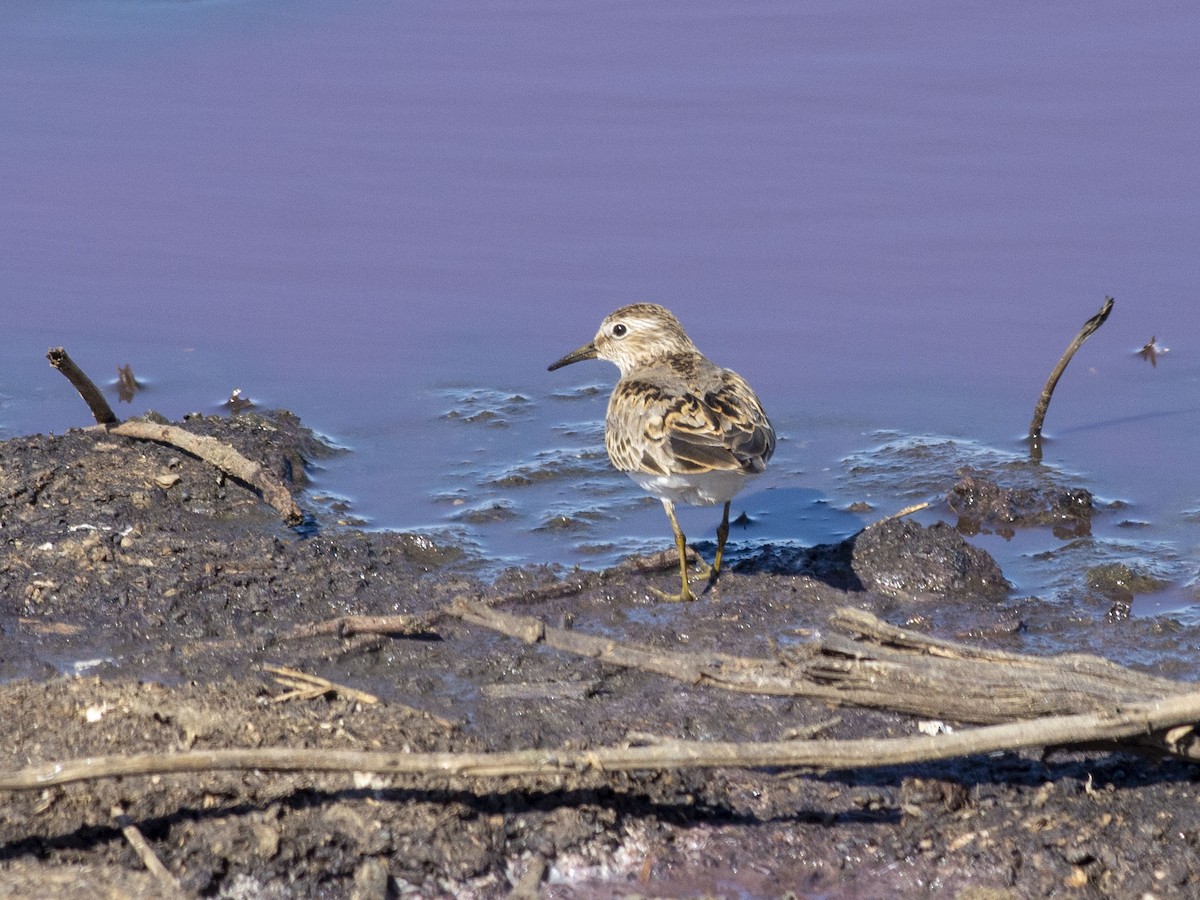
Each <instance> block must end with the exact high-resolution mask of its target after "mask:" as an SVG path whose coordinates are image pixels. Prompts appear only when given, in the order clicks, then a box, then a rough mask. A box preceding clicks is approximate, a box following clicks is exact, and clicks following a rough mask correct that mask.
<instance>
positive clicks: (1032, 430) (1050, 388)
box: [1029, 297, 1113, 462]
mask: <svg viewBox="0 0 1200 900" xmlns="http://www.w3.org/2000/svg"><path fill="white" fill-rule="evenodd" d="M1112 308H1113V298H1112V297H1105V298H1104V305H1103V306H1101V307H1100V312H1098V313H1096V314H1095V315H1094V316H1092V317H1091V318H1090V319H1088V320H1087V321H1086V322H1084V323H1083V328H1081V329H1080V330H1079V334H1077V335H1075V340H1073V341H1071V345H1070V346H1069V347H1067V350H1066V352H1065V353H1063V355H1062V358H1061V359H1059V361H1058V365H1056V366H1055V367H1054V371H1053V372H1051V373H1050V377H1049V378H1047V379H1046V386H1045V387H1043V388H1042V396H1041V397H1039V398H1038V402H1037V407H1036V408H1035V409H1034V411H1033V420H1032V421H1031V422H1030V423H1029V454H1030V456H1032V457H1033V459H1034V461H1035V462H1040V461H1041V458H1042V423H1043V422H1044V421H1045V419H1046V410H1048V409H1049V408H1050V398H1051V396H1053V394H1054V388H1055V387H1057V386H1058V379H1060V378H1061V377H1062V373H1063V372H1064V371H1066V368H1067V364H1068V363H1069V362H1070V361H1071V357H1073V356H1074V355H1075V352H1076V351H1077V350H1078V349H1079V348H1080V347H1082V346H1083V342H1084V341H1086V340H1087V339H1088V338H1089V337H1091V336H1092V333H1093V332H1094V331H1095V330H1096V329H1097V328H1099V327H1100V326H1101V325H1103V324H1104V321H1105V319H1107V318H1108V314H1109V313H1110V312H1112Z"/></svg>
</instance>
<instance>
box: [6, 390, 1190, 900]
mask: <svg viewBox="0 0 1200 900" xmlns="http://www.w3.org/2000/svg"><path fill="white" fill-rule="evenodd" d="M184 425H185V427H188V428H192V429H194V430H198V431H203V432H204V433H208V434H212V435H214V436H217V437H220V438H222V439H224V440H227V441H229V442H230V443H232V444H233V445H234V446H236V447H238V449H240V450H241V451H242V452H243V453H245V454H246V455H248V456H250V457H251V458H252V459H255V460H259V461H262V462H264V463H265V464H266V465H267V466H269V467H270V468H271V470H272V471H274V472H276V473H277V474H278V475H279V476H280V477H282V478H284V479H286V480H288V481H289V482H290V483H291V484H292V485H293V486H295V487H296V488H297V489H298V488H300V487H302V486H303V477H304V472H305V469H306V466H309V465H312V464H314V463H315V462H316V461H317V460H319V458H320V457H321V455H322V454H324V453H326V452H328V450H327V448H324V447H323V445H321V443H320V442H319V441H317V440H315V439H314V438H313V436H312V435H311V434H309V433H308V432H307V431H306V430H304V429H303V428H302V427H301V426H300V424H299V423H298V422H297V421H296V420H295V419H294V418H293V417H291V416H288V415H286V414H271V415H257V414H251V415H245V416H239V417H236V418H233V419H223V418H194V419H192V420H190V421H188V422H186V423H184ZM972 477H973V478H975V479H976V482H977V484H976V486H975V487H974V488H972V490H973V491H974V496H977V497H982V496H984V494H985V493H987V492H989V491H990V488H983V487H979V486H978V484H979V476H978V475H977V474H976V475H973V476H972ZM988 496H991V497H993V498H996V497H999V495H997V494H995V493H994V492H992V493H990V494H988ZM1010 499H1011V498H1010ZM1068 499H1069V498H1068ZM302 500H303V502H304V503H305V504H306V505H307V507H308V508H309V509H310V510H311V511H312V512H313V515H314V519H313V521H312V522H311V523H310V524H309V525H308V526H307V527H305V528H302V529H299V530H290V529H287V528H284V527H283V526H282V525H280V524H279V522H278V521H277V518H276V516H275V513H274V512H273V510H271V509H270V508H268V507H266V506H265V505H264V504H263V503H262V502H261V500H260V499H259V498H258V497H257V496H256V495H255V494H254V492H253V491H251V490H250V489H248V488H247V487H246V486H244V485H242V484H240V483H238V482H236V481H233V480H230V479H228V478H225V477H223V476H221V475H220V473H218V472H216V471H215V470H214V469H212V468H211V467H210V466H208V465H207V464H205V463H203V462H200V461H199V460H196V459H194V458H192V457H190V456H188V455H187V454H184V453H181V452H180V451H178V450H175V449H173V448H170V447H166V446H162V445H158V444H151V443H144V442H136V441H132V440H127V439H121V438H115V437H113V436H110V435H106V434H104V433H102V432H99V433H98V432H72V433H70V434H67V435H64V436H60V437H44V436H36V437H28V438H18V439H14V440H10V441H7V442H5V443H4V444H2V445H0V536H2V538H3V540H2V541H0V678H3V679H4V683H3V684H0V715H2V717H3V722H4V725H5V727H4V729H3V730H2V732H0V748H3V759H4V760H6V762H5V763H4V767H5V768H17V767H20V766H24V765H27V764H29V763H33V762H41V761H52V760H56V759H62V758H68V757H77V756H84V755H97V754H119V753H135V752H148V751H158V752H161V751H168V750H177V749H205V748H222V747H268V746H291V747H329V748H338V749H364V750H377V749H393V750H395V749H400V750H411V751H423V750H483V749H492V750H500V749H516V748H525V747H558V746H569V747H574V748H586V747H593V746H599V745H603V744H612V743H617V742H620V741H623V740H628V739H629V738H630V736H631V735H635V736H638V739H639V740H643V739H645V738H644V736H645V735H659V736H664V737H678V738H689V739H698V740H773V739H779V738H782V737H784V736H785V735H787V734H789V733H796V732H799V733H805V732H806V731H814V732H816V733H817V734H818V737H836V738H854V737H866V736H876V737H878V736H897V735H909V734H913V733H915V731H916V728H917V723H916V722H914V721H912V720H911V719H908V718H906V717H902V716H898V715H892V714H887V713H881V712H874V711H867V710H859V709H846V708H842V709H833V708H829V707H826V706H824V705H819V704H813V703H810V702H807V701H801V700H796V699H783V698H771V697H755V696H747V695H741V694H733V693H729V692H723V691H719V690H715V689H710V688H706V687H699V686H690V685H682V684H680V683H678V682H674V681H670V680H667V679H665V678H661V677H658V676H654V675H650V674H646V673H642V672H636V671H630V670H626V669H622V668H617V667H614V666H611V665H607V664H601V663H598V662H595V661H591V660H586V659H581V658H576V657H568V656H566V655H563V654H559V653H556V652H554V651H552V650H550V649H548V648H546V647H543V646H530V645H526V644H523V643H518V642H516V641H513V640H510V639H507V638H503V637H500V636H498V635H496V634H493V633H490V632H485V631H482V630H479V629H475V628H472V627H470V626H468V625H465V624H463V623H461V622H455V621H453V620H448V619H443V620H439V621H438V622H437V624H436V625H435V627H434V628H433V629H431V632H430V633H429V634H427V635H421V636H418V637H416V638H382V637H378V636H358V637H349V638H339V637H334V636H324V637H313V638H306V639H303V640H292V639H287V635H288V631H289V629H290V628H291V627H292V626H294V625H297V624H302V623H306V622H314V621H323V620H327V619H331V618H333V617H336V616H341V615H346V614H367V615H380V614H392V613H397V612H402V613H421V612H432V611H435V610H437V609H440V608H442V607H444V606H446V605H447V604H448V603H449V602H450V601H451V600H453V599H454V598H455V597H458V596H467V597H471V598H495V597H497V596H501V595H503V596H504V597H505V598H506V600H505V602H506V604H508V607H506V608H514V607H515V610H514V611H520V612H522V613H526V614H532V615H537V616H539V617H541V618H543V619H544V620H546V621H548V622H550V623H553V624H555V625H569V626H571V627H574V628H578V629H580V630H583V631H587V632H588V633H593V634H602V635H608V636H611V637H615V638H627V639H630V640H634V641H638V642H641V643H645V644H649V645H654V646H660V647H662V648H665V649H671V650H674V651H686V650H688V649H694V650H695V651H697V652H703V651H710V650H718V649H719V650H722V651H724V652H728V653H736V654H745V655H755V656H761V655H766V654H769V653H771V652H772V651H774V650H777V649H778V648H780V647H781V646H787V645H789V644H795V643H799V642H803V641H804V640H805V638H806V637H807V636H809V635H811V634H812V632H813V631H814V630H819V629H821V628H823V627H825V625H826V623H827V621H828V617H829V614H830V612H831V611H832V610H834V609H836V608H837V607H840V606H845V605H854V606H860V607H863V608H866V609H869V610H871V611H872V612H874V613H876V614H877V615H880V616H882V617H884V618H886V619H888V620H889V621H892V622H894V623H897V624H905V625H907V626H908V627H916V628H920V629H925V630H928V631H931V632H933V633H937V634H941V635H945V636H951V637H955V638H958V639H966V640H976V641H980V642H985V643H987V644H989V645H993V646H998V647H1002V648H1004V649H1011V650H1016V651H1021V652H1039V650H1040V649H1041V648H1042V647H1044V646H1045V644H1046V643H1047V642H1048V636H1050V635H1053V636H1054V638H1055V640H1056V641H1059V642H1061V641H1063V640H1066V641H1068V642H1070V643H1071V644H1073V645H1074V646H1075V647H1076V649H1079V650H1083V651H1089V652H1095V653H1099V654H1101V655H1105V656H1109V657H1110V658H1114V659H1117V660H1118V661H1123V660H1122V659H1121V657H1122V655H1123V654H1130V653H1131V652H1132V648H1136V649H1137V651H1138V653H1139V654H1140V655H1139V658H1140V659H1147V658H1153V659H1156V660H1159V663H1158V665H1157V666H1156V672H1157V673H1158V674H1162V675H1166V676H1168V677H1175V678H1195V677H1196V672H1195V659H1194V649H1195V648H1196V647H1197V646H1198V645H1200V633H1197V630H1196V629H1193V628H1188V627H1185V626H1183V625H1181V624H1179V623H1176V622H1173V621H1172V620H1170V619H1169V618H1161V619H1121V620H1114V619H1113V618H1112V617H1111V616H1109V615H1108V611H1109V607H1110V606H1111V601H1106V600H1104V599H1103V595H1102V597H1101V599H1100V600H1088V599H1086V598H1084V599H1081V601H1080V603H1079V604H1078V605H1077V606H1075V607H1072V608H1064V607H1063V605H1062V604H1051V603H1048V602H1044V601H1042V600H1039V599H1038V598H1033V597H1025V598H1018V597H1013V596H1011V593H1010V591H1009V590H1008V585H1007V582H1005V581H1004V579H1003V575H1002V573H1000V572H999V570H998V569H997V568H996V566H995V563H994V562H992V561H991V559H990V558H989V557H987V555H986V554H984V553H982V552H981V551H979V550H978V549H977V548H974V547H972V546H971V545H970V544H968V543H966V542H965V541H964V540H963V539H962V537H961V536H960V535H959V534H958V533H957V532H956V531H955V530H954V529H951V528H949V527H945V526H938V527H934V528H928V529H924V528H920V527H919V526H917V525H915V524H913V523H909V522H905V521H897V522H890V523H886V524H885V525H882V526H879V527H876V528H872V529H868V530H867V531H866V532H864V533H863V534H861V535H858V536H856V538H854V539H852V540H851V541H849V542H847V543H845V544H842V545H836V546H832V547H825V548H815V549H814V550H811V551H804V552H799V551H795V550H790V549H780V548H772V547H764V548H762V549H761V550H760V551H758V552H757V553H754V554H752V555H750V556H749V557H746V558H743V559H742V560H741V562H740V563H739V566H738V568H737V570H736V571H733V572H729V573H727V575H726V576H725V577H723V578H722V580H721V582H720V584H719V586H718V587H717V589H716V590H714V591H713V592H710V593H709V594H708V595H706V596H705V597H703V598H702V599H701V600H700V601H698V602H697V603H695V604H688V605H678V604H663V603H661V602H659V601H657V600H656V599H655V598H654V596H653V594H652V593H651V591H650V588H651V587H660V588H669V587H670V586H671V583H672V579H673V578H676V577H677V575H676V574H675V573H674V570H673V569H672V568H670V567H668V568H667V569H665V570H663V571H661V572H653V571H652V572H649V573H637V572H635V571H633V570H632V569H630V570H628V571H627V570H625V569H621V570H613V571H609V572H602V573H585V572H575V571H561V570H558V569H554V568H529V569H520V570H513V571H510V572H506V573H505V574H503V575H502V576H501V577H500V578H499V579H498V580H497V581H496V582H495V583H485V582H483V581H481V580H480V579H479V578H478V577H477V576H476V574H475V573H476V572H478V571H482V570H483V567H482V566H481V565H480V561H478V560H473V559H471V558H470V557H469V556H468V555H466V554H465V553H464V552H463V551H462V550H461V549H459V548H456V547H453V546H441V545H439V544H437V543H436V542H433V541H431V540H429V539H428V538H425V537H422V536H418V535H402V534H390V533H368V532H363V531H360V530H356V529H353V528H346V527H342V528H337V527H332V526H331V524H330V523H332V522H333V521H335V519H336V511H335V510H332V509H329V508H322V507H320V506H319V505H316V506H314V503H313V501H312V498H310V497H302ZM1072 502H1073V501H1072ZM1118 574H1119V573H1118ZM1118 580H1119V579H1118ZM1122 584H1124V582H1122ZM1059 646H1061V643H1060V644H1059ZM264 664H276V665H287V666H291V667H294V668H297V669H301V670H304V671H306V672H310V673H313V674H316V675H320V676H324V677H326V678H329V679H330V680H332V681H334V682H338V683H340V684H344V685H349V686H352V687H355V688H358V689H360V690H364V691H369V692H372V693H374V694H376V695H378V696H379V697H380V698H381V699H382V702H381V703H379V704H376V705H364V704H362V703H358V702H355V701H349V700H345V699H342V698H341V697H339V696H338V695H336V694H333V695H325V696H321V697H317V698H313V699H292V700H288V701H285V702H276V701H275V700H274V699H273V698H275V697H277V696H278V695H280V694H282V693H283V692H284V688H282V687H280V686H279V685H278V684H276V683H274V682H273V680H272V679H271V677H270V675H269V673H267V672H265V671H264V670H263V669H262V666H263V665H264ZM950 724H951V725H953V723H950ZM1197 774H1200V773H1197V771H1196V770H1195V769H1194V768H1193V767H1191V766H1188V765H1186V764H1183V763H1179V762H1173V761H1158V760H1150V759H1144V758H1139V757H1135V756H1130V755H1124V754H1110V753H1103V754H1101V753H1090V754H1088V753H1063V752H1058V753H1052V754H1049V755H1048V756H1045V757H1042V756H1040V755H1038V754H1028V753H1006V754H997V755H993V756H989V757H985V758H972V759H967V760H962V761H957V762H947V763H939V764H929V765H922V766H908V767H902V768H888V769H880V770H874V771H860V772H848V773H847V772H832V773H827V774H823V775H812V774H799V773H790V772H777V771H743V770H717V771H685V772H677V773H653V774H613V773H603V772H596V771H587V772H580V773H578V774H572V775H569V776H555V777H543V778H508V779H493V780H491V781H486V782H482V781H478V780H470V781H469V780H465V779H438V780H430V779H423V780H417V779H406V778H387V779H382V778H378V777H373V776H365V775H364V776H359V777H354V778H348V777H346V776H340V775H339V776H334V775H299V774H295V775H292V774H289V775H268V774H261V773H223V774H211V775H203V776H195V775H175V776H162V777H156V778H125V779H112V780H107V781H99V782H95V783H85V784H76V785H71V786H67V787H61V788H49V789H46V790H44V791H38V792H30V793H10V794H5V795H2V796H0V803H2V804H3V809H4V815H3V817H2V819H0V895H5V896H71V897H74V898H84V897H93V896H94V897H108V896H140V897H157V896H160V895H161V893H162V885H161V884H159V883H157V882H156V881H155V880H154V879H153V878H152V876H150V875H149V874H147V872H146V871H145V870H144V869H143V866H142V863H141V861H140V860H139V858H138V856H137V855H136V854H135V852H134V850H133V849H132V848H131V846H130V844H129V842H128V841H127V840H126V838H125V836H124V835H123V833H122V831H121V827H120V826H121V823H122V822H126V821H128V822H132V823H134V824H136V825H137V827H138V828H139V829H140V830H141V832H142V833H143V834H144V835H145V837H146V839H147V840H148V841H149V842H150V845H151V847H152V848H153V850H154V852H155V853H156V854H157V855H158V857H159V858H160V859H161V860H162V861H163V862H164V863H165V865H166V866H167V868H168V869H169V870H170V871H171V872H172V873H174V874H175V875H176V876H177V877H178V878H179V880H180V882H181V883H182V884H183V886H184V888H185V889H186V890H187V891H188V892H191V893H193V894H196V895H203V896H220V897H231V898H232V897H268V898H274V897H352V896H353V897H358V898H371V897H389V896H408V895H420V896H482V897H493V896H507V895H508V894H509V893H511V892H513V891H514V890H520V891H526V892H527V893H530V894H535V893H536V894H540V895H543V896H548V897H624V896H632V895H646V896H722V897H724V896H743V897H744V896H751V897H758V896H782V895H785V894H787V893H789V892H790V893H791V894H793V895H795V896H802V897H803V896H812V897H817V896H820V897H867V898H874V897H879V898H883V897H894V896H914V895H922V894H938V895H944V896H956V897H972V898H983V897H988V898H993V897H995V898H999V897H1012V898H1017V897H1028V896H1056V895H1071V896H1096V897H1128V896H1146V895H1149V896H1155V897H1173V896H1194V895H1196V893H1197V892H1200V885H1198V881H1200V787H1198V786H1197V783H1196V780H1197ZM122 814H123V815H124V817H125V819H120V818H119V816H121V815H122Z"/></svg>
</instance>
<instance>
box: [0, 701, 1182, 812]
mask: <svg viewBox="0 0 1200 900" xmlns="http://www.w3.org/2000/svg"><path fill="white" fill-rule="evenodd" d="M1197 721H1200V692H1192V693H1187V694H1182V695H1179V696H1176V697H1166V698H1163V699H1160V700H1155V701H1152V702H1149V703H1138V704H1133V705H1131V706H1126V707H1118V708H1114V709H1112V710H1110V711H1107V712H1102V713H1084V714H1080V715H1072V716H1052V717H1047V718H1043V719H1035V720H1032V721H1024V722H1012V723H1009V724H1006V725H989V726H985V727H982V728H974V729H968V730H963V731H956V732H954V733H952V734H939V735H924V734H923V735H918V736H915V737H905V738H880V739H868V740H828V741H795V740H786V741H768V742H751V743H731V742H711V743H710V742H704V741H666V742H664V743H661V744H654V745H652V746H648V747H600V748H596V749H593V750H567V749H562V750H545V749H540V750H513V751H503V752H485V753H402V752H366V751H358V750H293V749H286V748H259V749H245V750H202V751H192V752H187V753H165V754H140V755H135V756H94V757H85V758H81V759H73V760H61V761H58V762H51V763H41V764H38V765H33V766H29V767H27V768H24V769H20V770H17V771H13V772H0V790H5V791H27V790H42V789H45V788H47V787H51V786H54V785H62V784H71V783H74V782H79V781H90V780H94V779H97V778H115V777H129V776H133V775H172V774H181V773H185V772H212V771H248V770H252V769H259V770H262V771H272V772H346V773H351V772H371V773H375V774H379V775H420V776H427V777H437V778H444V777H470V778H493V777H500V776H511V775H548V774H556V773H565V772H579V771H587V770H589V769H593V770H596V771H601V772H615V771H623V772H629V771H664V770H675V769H688V768H692V769H697V768H699V769H710V768H724V767H739V768H760V767H764V766H778V767H786V768H792V767H807V768H813V769H820V770H838V769H862V768H877V767H880V766H890V765H902V764H908V763H915V762H928V761H933V760H941V759H952V758H954V757H959V756H972V755H976V754H980V753H994V752H997V751H1001V750H1023V749H1030V748H1035V747H1046V746H1053V747H1064V746H1072V745H1080V744H1085V743H1086V744H1091V743H1095V742H1097V741H1103V742H1111V741H1121V740H1129V739H1132V738H1137V737H1140V736H1144V735H1148V734H1173V733H1186V734H1187V735H1190V734H1191V724H1192V723H1194V722H1197ZM1188 746H1190V745H1188ZM1180 749H1181V751H1186V750H1187V747H1181V748H1180ZM1181 755H1185V756H1187V755H1189V754H1188V753H1186V752H1181Z"/></svg>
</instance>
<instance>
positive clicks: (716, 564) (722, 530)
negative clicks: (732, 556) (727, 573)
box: [708, 501, 731, 587]
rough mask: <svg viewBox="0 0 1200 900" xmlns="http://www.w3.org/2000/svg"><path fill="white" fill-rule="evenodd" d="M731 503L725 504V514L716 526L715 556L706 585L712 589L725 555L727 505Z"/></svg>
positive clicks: (727, 535) (727, 532) (727, 534)
mask: <svg viewBox="0 0 1200 900" xmlns="http://www.w3.org/2000/svg"><path fill="white" fill-rule="evenodd" d="M730 502H731V501H726V502H725V513H724V514H723V515H722V516H721V524H720V525H718V526H717V555H716V556H715V557H713V564H712V568H710V569H709V571H708V585H709V587H712V586H713V585H714V584H716V583H717V578H718V577H719V576H720V574H721V558H722V557H723V556H724V555H725V542H726V541H727V540H729V504H730Z"/></svg>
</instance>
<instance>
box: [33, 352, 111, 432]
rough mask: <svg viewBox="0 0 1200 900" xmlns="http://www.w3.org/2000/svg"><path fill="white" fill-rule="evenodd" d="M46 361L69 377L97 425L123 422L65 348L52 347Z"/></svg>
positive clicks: (47, 353)
mask: <svg viewBox="0 0 1200 900" xmlns="http://www.w3.org/2000/svg"><path fill="white" fill-rule="evenodd" d="M46 359H48V360H50V365H52V366H54V368H56V369H58V371H60V372H62V373H63V375H65V376H67V380H68V381H69V382H71V384H73V385H74V386H75V390H77V391H79V396H80V397H82V398H83V402H84V403H86V404H87V405H88V409H90V410H91V411H92V418H94V419H95V420H96V424H97V425H115V424H116V423H117V422H120V421H121V420H120V419H118V418H117V414H116V413H114V412H113V411H112V407H111V406H109V405H108V401H107V400H105V399H104V395H103V394H102V393H100V389H99V388H98V387H96V383H95V382H94V381H92V379H90V378H88V377H87V374H86V373H85V372H84V371H83V370H82V369H81V368H79V366H77V365H75V360H73V359H71V357H70V356H68V355H67V351H66V350H65V349H64V348H62V347H51V348H50V349H49V350H48V351H47V352H46Z"/></svg>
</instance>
